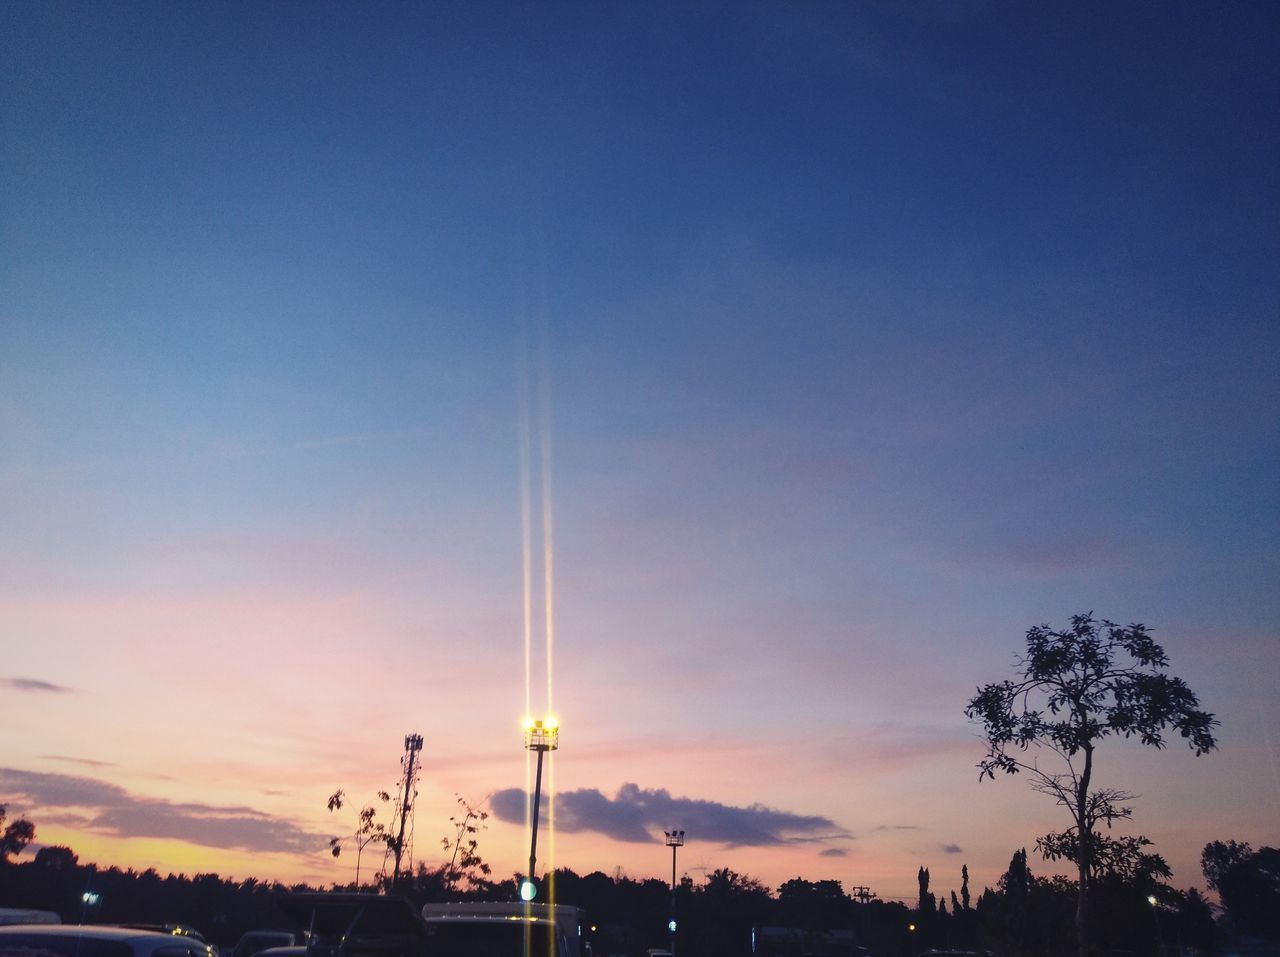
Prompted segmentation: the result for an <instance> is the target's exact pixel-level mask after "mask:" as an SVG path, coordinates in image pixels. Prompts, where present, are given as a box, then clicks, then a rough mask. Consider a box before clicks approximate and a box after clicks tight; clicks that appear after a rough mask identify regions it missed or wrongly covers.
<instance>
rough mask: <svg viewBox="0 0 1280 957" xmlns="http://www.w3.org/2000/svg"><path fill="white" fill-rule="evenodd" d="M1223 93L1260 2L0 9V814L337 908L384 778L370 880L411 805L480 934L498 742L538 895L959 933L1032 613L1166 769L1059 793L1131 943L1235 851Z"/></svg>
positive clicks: (1256, 73)
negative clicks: (806, 891)
mask: <svg viewBox="0 0 1280 957" xmlns="http://www.w3.org/2000/svg"><path fill="white" fill-rule="evenodd" d="M1278 45H1280V12H1278V11H1277V9H1276V8H1275V7H1274V5H1271V4H1267V3H1261V2H1259V3H1251V2H1241V3H1232V4H1213V5H1210V4H1195V3H1182V2H1174V3H1131V4H1121V5H1115V4H1102V3H1080V4H1069V5H1060V6H1056V7H1053V6H1050V7H1046V6H1044V5H1038V4H1030V5H1029V4H1020V3H1000V2H990V3H985V2H968V0H957V2H954V3H942V2H928V0H921V2H918V3H909V4H907V3H890V2H882V3H880V2H867V3H857V4H835V3H805V2H795V3H754V2H742V3H653V4H629V3H612V2H603V3H573V2H569V3H558V4H525V3H504V4H495V3H486V2H478V3H477V2H466V3H449V2H439V3H423V4H404V3H377V2H374V3H364V4H337V3H307V4H302V3H294V2H282V3H272V4H254V3H239V2H228V3H220V4H202V3H183V2H163V3H161V2H147V0H144V2H135V3H118V2H111V3H102V4H87V3H63V2H41V3H34V2H32V3H7V4H4V5H0V250H2V253H0V700H2V701H3V707H0V738H2V739H3V740H4V742H5V747H4V754H3V758H2V759H0V803H4V804H6V805H7V806H8V812H9V815H10V819H12V818H13V817H14V816H17V815H26V816H27V817H29V819H30V820H32V822H33V823H34V824H35V825H36V829H37V842H38V843H39V844H47V845H64V846H69V847H71V848H72V849H73V850H74V851H75V852H76V853H77V854H78V855H79V856H80V859H81V861H82V862H88V861H94V862H97V863H99V864H100V865H102V866H108V865H112V864H114V865H118V866H121V867H134V868H139V869H141V868H146V867H155V868H156V869H158V870H159V871H161V873H170V872H172V873H187V874H195V873H209V872H216V873H219V874H221V875H222V876H224V877H234V878H236V879H243V878H246V877H250V876H252V877H256V878H259V879H278V880H284V881H288V882H293V881H307V882H311V883H320V884H327V883H329V882H333V881H342V882H346V881H350V880H351V879H352V878H353V876H354V865H355V861H354V860H353V859H352V854H351V853H344V855H343V856H341V857H339V858H337V859H334V858H333V857H332V856H331V855H330V854H329V852H328V843H329V839H330V838H331V837H334V836H343V835H350V834H351V833H352V832H353V831H354V829H355V827H356V823H357V822H356V811H357V809H358V806H359V805H360V804H362V803H364V802H367V801H375V798H374V795H375V793H376V792H377V791H378V790H381V789H387V790H390V791H391V792H392V793H394V791H395V785H396V781H397V779H398V777H399V774H400V759H401V755H402V747H403V739H404V737H405V735H407V734H409V733H411V732H417V733H421V734H422V735H423V737H424V747H423V750H422V754H421V779H420V784H419V796H418V800H417V804H416V810H415V816H414V832H413V833H414V844H413V848H414V859H415V861H421V862H424V863H427V864H429V865H432V864H436V863H439V861H440V860H441V854H442V851H441V841H442V839H444V838H446V837H448V836H449V835H451V834H452V825H451V824H450V821H449V818H450V816H451V815H456V813H457V811H458V807H459V806H458V805H457V803H456V801H457V799H458V798H459V797H461V798H463V799H464V800H466V801H468V802H470V803H472V804H473V805H474V806H477V807H483V808H485V809H487V810H488V811H489V812H491V814H490V817H489V818H488V820H487V821H486V822H485V825H486V827H485V829H484V830H483V831H482V832H481V833H480V835H479V837H480V846H479V849H480V852H481V854H482V855H483V856H484V857H485V858H486V859H487V860H488V861H489V862H490V863H491V864H492V865H493V867H494V869H495V872H497V873H498V874H500V875H508V874H512V873H514V872H516V871H518V870H520V869H521V868H522V867H523V866H524V863H525V861H526V860H527V852H528V837H529V836H528V831H527V827H526V823H525V808H526V807H527V804H526V802H525V800H524V799H523V797H522V795H523V794H524V792H525V789H527V788H528V786H529V780H530V756H529V754H528V752H526V751H525V750H524V748H523V739H522V732H521V722H522V719H523V718H524V717H525V716H526V713H528V714H532V715H535V716H545V715H548V714H554V715H555V716H556V717H557V718H558V720H559V722H560V724H561V733H560V747H559V749H558V750H557V751H555V752H553V753H552V754H551V755H550V757H549V759H548V769H547V779H546V781H545V787H544V791H545V803H546V807H545V808H544V811H543V817H544V821H546V820H548V819H549V820H550V824H551V826H550V829H549V830H547V831H546V832H544V834H543V835H542V836H541V837H540V840H539V867H540V868H542V867H543V866H547V865H549V864H554V865H556V866H561V867H570V868H572V869H573V870H575V871H578V872H579V873H588V872H590V871H594V870H601V871H604V872H606V873H608V874H625V875H628V876H631V877H636V878H646V877H659V878H663V879H666V878H669V876H670V855H669V852H668V848H667V847H666V846H665V845H664V843H663V833H662V832H663V830H664V829H669V828H671V827H679V828H682V829H684V830H685V831H686V843H685V846H684V847H683V848H682V849H681V850H680V852H679V857H678V869H679V871H680V872H681V873H682V874H687V875H688V876H689V877H690V878H692V879H694V880H695V881H700V880H701V879H702V878H703V877H704V876H705V875H706V874H707V873H709V872H710V871H711V870H714V869H717V868H721V867H729V868H731V869H733V870H735V871H738V872H739V873H745V874H749V875H751V876H754V877H756V878H758V879H760V880H761V881H763V882H764V883H765V884H766V885H768V886H770V887H773V888H776V887H777V886H778V885H779V884H781V883H782V882H783V881H786V880H788V879H790V878H793V877H803V878H805V879H809V880H827V879H832V880H840V881H842V882H843V883H844V886H845V888H846V890H848V889H849V888H851V887H853V886H869V887H871V888H872V889H873V890H875V891H876V892H878V893H879V894H880V895H881V896H884V897H886V898H896V897H901V898H911V897H912V896H914V894H915V893H916V881H915V877H916V869H917V868H918V867H920V866H925V867H928V868H929V869H930V872H931V875H932V879H933V885H932V886H933V888H934V889H935V891H940V892H941V893H943V894H945V893H946V892H947V891H948V890H950V889H952V888H958V886H959V882H960V870H961V866H962V865H967V866H968V868H969V871H970V873H971V875H972V883H973V884H974V885H975V887H976V888H978V889H980V888H981V887H982V886H984V885H993V884H994V883H995V882H996V880H997V879H998V877H999V876H1000V874H1001V873H1002V872H1003V871H1004V869H1005V868H1006V866H1007V864H1008V862H1009V859H1010V857H1011V856H1012V854H1013V852H1014V851H1016V850H1017V849H1018V848H1020V847H1031V846H1032V845H1033V844H1034V841H1035V838H1036V837H1037V836H1039V835H1041V834H1043V833H1045V832H1046V831H1049V830H1056V829H1059V828H1062V827H1064V826H1065V825H1066V823H1067V822H1066V820H1065V819H1064V817H1063V812H1062V811H1061V810H1060V809H1058V808H1055V807H1054V806H1052V804H1051V803H1050V802H1048V801H1047V800H1046V799H1045V798H1044V797H1042V796H1040V795H1037V794H1034V793H1032V792H1031V791H1030V789H1029V788H1028V787H1027V784H1026V782H1025V780H1023V779H1022V778H1011V779H999V780H996V781H985V782H982V783H979V780H978V773H977V767H976V765H977V763H978V762H979V761H980V760H981V758H982V756H983V754H984V746H983V742H982V739H981V733H980V728H978V727H977V726H975V725H973V724H971V723H970V722H969V721H968V720H967V719H966V718H965V716H964V706H965V704H966V703H967V701H968V700H969V698H970V697H971V696H972V695H973V694H974V691H975V689H976V688H977V687H978V686H979V685H982V684H985V683H987V682H990V681H997V680H1001V679H1003V678H1006V677H1012V675H1013V674H1014V667H1015V656H1016V655H1017V653H1018V651H1019V650H1020V649H1021V647H1022V641H1023V636H1024V635H1025V632H1026V630H1027V629H1028V628H1029V627H1031V626H1034V625H1037V624H1041V623H1048V624H1052V625H1059V626H1061V625H1065V624H1066V623H1067V621H1068V620H1069V618H1070V616H1071V615H1072V614H1075V613H1079V612H1090V611H1092V612H1094V613H1095V614H1096V615H1097V616H1098V617H1100V618H1106V619H1111V620H1114V621H1117V622H1120V623H1129V622H1143V623H1145V624H1146V625H1148V626H1149V627H1150V628H1151V629H1152V630H1153V633H1154V635H1155V637H1156V639H1157V640H1158V641H1160V642H1161V643H1162V644H1163V646H1164V648H1165V650H1166V651H1167V652H1168V654H1169V657H1170V661H1171V664H1172V672H1173V673H1175V674H1177V675H1178V676H1180V677H1182V678H1184V679H1185V680H1186V681H1187V682H1188V684H1190V686H1191V687H1192V689H1193V690H1195V691H1196V692H1197V693H1198V694H1199V696H1200V700H1201V704H1202V705H1203V707H1204V708H1205V709H1207V710H1208V711H1211V712H1213V713H1214V714H1215V715H1216V716H1217V718H1218V720H1219V721H1220V726H1219V727H1218V729H1217V730H1218V739H1219V743H1220V748H1219V750H1218V751H1216V752H1214V753H1212V754H1209V755H1206V756H1202V757H1195V756H1194V755H1193V754H1192V753H1191V752H1190V751H1189V750H1187V749H1185V748H1183V747H1182V745H1181V742H1177V741H1175V742H1174V743H1173V744H1172V745H1171V746H1170V747H1169V748H1168V749H1167V750H1165V751H1162V752H1155V751H1152V750H1150V749H1143V748H1142V747H1140V746H1139V745H1137V744H1134V743H1132V742H1129V743H1125V742H1118V743H1108V744H1107V745H1106V747H1105V748H1104V749H1103V750H1102V751H1101V752H1100V755H1099V761H1098V771H1097V773H1098V775H1099V779H1100V781H1101V782H1102V783H1104V784H1106V785H1109V786H1114V787H1120V788H1124V789H1126V790H1129V791H1132V792H1134V793H1136V794H1139V795H1141V798H1140V800H1139V801H1138V802H1137V803H1136V805H1135V818H1134V821H1133V822H1132V827H1131V831H1132V832H1133V833H1141V834H1145V835H1146V836H1148V837H1149V838H1151V839H1152V840H1153V841H1154V843H1155V849H1156V850H1157V851H1158V852H1160V853H1161V854H1163V855H1164V856H1165V857H1166V858H1167V859H1168V861H1169V862H1170V864H1171V865H1172V866H1173V870H1174V873H1173V879H1172V882H1173V883H1174V884H1175V885H1176V886H1179V887H1189V886H1193V885H1195V886H1201V887H1202V886H1203V878H1202V876H1201V874H1200V870H1199V854H1200V850H1201V848H1202V847H1203V846H1204V844H1205V843H1207V842H1209V841H1212V840H1228V839H1234V840H1239V841H1248V842H1251V843H1252V844H1253V845H1254V846H1255V847H1256V846H1260V845H1265V844H1271V845H1275V844H1276V843H1277V842H1278V841H1280V833H1277V830H1276V822H1277V821H1280V797H1278V796H1280V757H1278V754H1277V749H1278V748H1280V703H1278V702H1277V696H1276V693H1275V692H1276V676H1277V675H1278V674H1280V624H1278V622H1280V598H1278V597H1277V596H1280V587H1277V584H1278V583H1280V482H1278V481H1277V475H1278V474H1280V434H1278V428H1277V423H1280V376H1278V374H1277V368H1278V367H1280V361H1278V360H1280V323H1278V320H1280V270H1277V269H1276V263H1277V262H1278V261H1280V179H1278V177H1277V174H1276V170H1277V169H1280V122H1278V117H1277V104H1280V75H1278V73H1277V69H1276V61H1275V50H1276V49H1277V48H1278ZM526 649H527V651H526ZM339 788H341V789H343V790H344V791H345V793H346V794H347V795H348V805H347V806H346V807H345V808H343V809H342V810H340V811H337V812H330V811H329V810H328V809H327V807H326V800H327V798H328V796H329V795H330V794H332V793H333V792H334V791H335V790H336V789H339ZM375 803H376V802H375ZM379 814H380V817H379V819H385V817H386V816H387V814H386V808H381V810H380V812H379ZM33 850H34V848H32V849H28V851H26V852H25V854H24V857H23V858H21V859H27V858H29V856H30V854H31V853H32V851H33ZM370 853H372V852H366V854H370ZM374 863H375V865H376V863H378V862H374ZM363 867H364V871H363V874H364V876H365V877H366V879H367V877H368V875H369V873H370V871H369V867H370V861H369V860H364V861H363ZM1032 869H1033V871H1037V872H1039V873H1051V872H1053V871H1054V870H1055V867H1054V866H1053V865H1050V864H1047V863H1045V862H1039V863H1038V864H1037V863H1036V862H1035V858H1034V855H1033V863H1032Z"/></svg>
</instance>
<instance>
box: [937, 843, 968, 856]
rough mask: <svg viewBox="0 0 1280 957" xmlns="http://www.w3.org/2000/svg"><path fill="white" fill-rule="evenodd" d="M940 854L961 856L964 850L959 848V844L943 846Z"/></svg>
mask: <svg viewBox="0 0 1280 957" xmlns="http://www.w3.org/2000/svg"><path fill="white" fill-rule="evenodd" d="M942 853H943V854H963V853H964V848H963V847H961V846H960V845H959V844H943V845H942Z"/></svg>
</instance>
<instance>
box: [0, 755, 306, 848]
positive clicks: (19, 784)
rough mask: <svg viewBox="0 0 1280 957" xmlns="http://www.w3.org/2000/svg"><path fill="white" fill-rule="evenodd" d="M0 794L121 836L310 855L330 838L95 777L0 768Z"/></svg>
mask: <svg viewBox="0 0 1280 957" xmlns="http://www.w3.org/2000/svg"><path fill="white" fill-rule="evenodd" d="M0 792H3V793H5V794H6V795H8V796H9V797H10V798H11V799H15V798H17V799H21V801H22V803H24V804H26V805H28V806H30V807H35V808H40V809H47V810H48V812H50V813H47V814H45V815H44V817H45V819H46V820H48V821H50V822H54V821H58V822H66V821H71V820H74V821H75V823H76V826H78V827H83V828H85V829H87V830H92V831H98V832H100V833H105V834H111V835H113V836H119V837H153V838H172V839H176V840H181V841H186V842H188V843H191V844H199V845H202V846H204V847H217V848H222V849H227V850H243V851H260V852H263V853H285V854H308V853H311V852H313V851H317V850H321V849H324V848H325V847H326V846H327V844H328V840H329V839H328V836H326V835H323V834H313V833H311V832H308V831H304V830H303V829H301V828H299V827H298V826H297V825H295V824H293V823H292V822H290V821H286V820H284V819H282V818H276V817H272V816H271V815H269V814H264V813H262V812H261V811H256V810H254V809H253V808H250V807H219V806H215V805H211V804H195V803H193V804H175V803H174V802H172V801H165V800H161V799H158V798H147V797H139V796H137V795H134V794H130V793H129V792H128V791H126V790H125V789H124V788H122V787H119V786H117V785H114V784H110V783H108V782H106V781H99V780H95V779H93V778H82V777H74V776H72V775H68V774H49V773H44V772H39V771H21V770H18V769H16V768H0Z"/></svg>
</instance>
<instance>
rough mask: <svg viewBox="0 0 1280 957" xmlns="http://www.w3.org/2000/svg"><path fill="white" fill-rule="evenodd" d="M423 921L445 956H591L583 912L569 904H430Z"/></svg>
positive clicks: (430, 941)
mask: <svg viewBox="0 0 1280 957" xmlns="http://www.w3.org/2000/svg"><path fill="white" fill-rule="evenodd" d="M422 921H423V923H424V924H425V925H426V928H427V945H428V953H430V954H433V955H440V957H521V955H525V954H527V955H530V957H584V955H585V957H590V947H589V946H584V945H583V941H582V911H581V910H580V909H579V908H577V907H570V906H568V905H564V904H561V905H558V906H556V907H554V908H553V907H549V906H548V905H546V904H518V903H461V904H426V905H424V906H423V908H422ZM651 953H652V952H651Z"/></svg>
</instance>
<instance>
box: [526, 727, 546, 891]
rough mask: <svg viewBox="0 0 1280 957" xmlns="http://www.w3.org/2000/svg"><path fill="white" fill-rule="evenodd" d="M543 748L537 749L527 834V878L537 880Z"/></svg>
mask: <svg viewBox="0 0 1280 957" xmlns="http://www.w3.org/2000/svg"><path fill="white" fill-rule="evenodd" d="M543 754H544V751H543V749H541V748H539V749H538V771H537V774H536V775H535V776H534V779H533V828H532V832H531V833H530V835H529V880H531V881H533V880H537V878H536V877H534V874H533V869H534V862H535V861H536V860H537V857H538V799H539V798H541V797H542V755H543Z"/></svg>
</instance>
